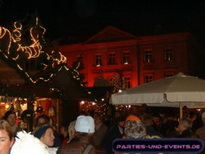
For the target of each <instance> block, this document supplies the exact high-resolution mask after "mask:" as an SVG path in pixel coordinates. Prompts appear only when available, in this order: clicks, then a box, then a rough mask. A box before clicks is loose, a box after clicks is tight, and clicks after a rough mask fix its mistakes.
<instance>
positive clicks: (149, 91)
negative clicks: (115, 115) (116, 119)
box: [110, 73, 205, 112]
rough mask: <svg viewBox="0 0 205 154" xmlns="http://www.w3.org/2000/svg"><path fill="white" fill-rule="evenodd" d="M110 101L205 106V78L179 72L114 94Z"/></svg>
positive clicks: (114, 102)
mask: <svg viewBox="0 0 205 154" xmlns="http://www.w3.org/2000/svg"><path fill="white" fill-rule="evenodd" d="M110 102H111V103H112V104H114V105H120V104H121V105H125V104H129V105H140V104H147V105H148V106H159V107H179V106H187V107H188V108H203V107H205V80H203V79H199V78H197V77H193V76H188V75H184V74H183V73H179V74H177V75H174V76H171V77H166V78H163V79H159V80H156V81H152V82H149V83H145V84H143V85H140V86H137V87H134V88H130V89H127V90H124V91H122V92H121V93H115V94H112V95H111V99H110ZM181 112H182V111H181Z"/></svg>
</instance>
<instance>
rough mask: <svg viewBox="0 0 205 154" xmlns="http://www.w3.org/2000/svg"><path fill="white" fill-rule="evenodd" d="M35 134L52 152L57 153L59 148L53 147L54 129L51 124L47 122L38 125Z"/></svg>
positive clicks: (51, 153) (52, 153)
mask: <svg viewBox="0 0 205 154" xmlns="http://www.w3.org/2000/svg"><path fill="white" fill-rule="evenodd" d="M33 135H34V136H35V137H36V138H38V139H39V140H40V141H41V142H42V143H43V144H45V146H47V147H48V150H49V153H50V154H55V153H56V151H57V148H51V147H52V146H53V145H54V139H55V137H54V131H53V127H52V126H51V125H48V124H45V125H42V126H40V127H37V128H36V130H35V131H34V133H33Z"/></svg>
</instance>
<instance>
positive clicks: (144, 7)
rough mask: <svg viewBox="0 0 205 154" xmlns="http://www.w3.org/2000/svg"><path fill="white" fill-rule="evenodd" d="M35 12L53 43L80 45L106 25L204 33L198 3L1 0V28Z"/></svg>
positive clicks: (203, 8)
mask: <svg viewBox="0 0 205 154" xmlns="http://www.w3.org/2000/svg"><path fill="white" fill-rule="evenodd" d="M35 12H37V13H38V15H39V17H40V20H41V22H42V24H43V25H44V27H45V28H46V29H47V33H46V37H48V38H49V39H50V40H53V39H56V38H60V37H67V38H69V37H70V38H75V39H79V41H81V40H82V39H87V38H89V37H90V36H92V35H93V34H95V33H97V32H98V31H100V30H102V29H103V28H104V27H106V26H107V25H112V26H116V27H118V28H120V29H122V30H125V31H127V32H130V33H133V34H135V35H144V34H145V35H146V34H152V33H154V32H156V30H159V31H161V32H173V31H194V32H196V33H200V34H201V32H199V31H201V30H203V29H205V2H198V1H197V2H196V1H195V0H192V1H185V0H36V1H33V0H32V1H31V0H18V1H17V0H0V25H5V26H7V25H9V24H10V23H11V22H12V21H15V20H22V19H24V18H25V17H26V16H28V15H31V14H34V13H35ZM203 31H204V30H203Z"/></svg>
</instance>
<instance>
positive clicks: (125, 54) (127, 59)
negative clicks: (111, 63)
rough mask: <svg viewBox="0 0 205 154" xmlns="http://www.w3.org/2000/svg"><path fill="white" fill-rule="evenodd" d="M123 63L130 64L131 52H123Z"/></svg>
mask: <svg viewBox="0 0 205 154" xmlns="http://www.w3.org/2000/svg"><path fill="white" fill-rule="evenodd" d="M122 63H123V64H125V65H126V64H129V63H130V53H129V52H123V55H122Z"/></svg>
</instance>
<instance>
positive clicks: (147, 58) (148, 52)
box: [144, 50, 153, 63]
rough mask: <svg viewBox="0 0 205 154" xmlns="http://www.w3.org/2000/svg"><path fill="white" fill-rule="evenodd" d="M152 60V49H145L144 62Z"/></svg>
mask: <svg viewBox="0 0 205 154" xmlns="http://www.w3.org/2000/svg"><path fill="white" fill-rule="evenodd" d="M152 61H153V56H152V51H151V50H146V51H145V52H144V62H145V63H150V62H152Z"/></svg>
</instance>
